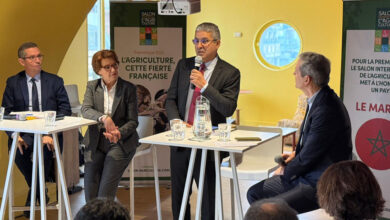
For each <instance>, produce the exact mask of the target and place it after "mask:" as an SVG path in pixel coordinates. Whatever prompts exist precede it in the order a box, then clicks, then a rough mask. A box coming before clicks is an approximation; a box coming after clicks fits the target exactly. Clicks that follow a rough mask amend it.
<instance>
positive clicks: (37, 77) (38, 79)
mask: <svg viewBox="0 0 390 220" xmlns="http://www.w3.org/2000/svg"><path fill="white" fill-rule="evenodd" d="M25 74H26V78H27V82H30V80H31V78H33V77H31V76H30V75H28V74H27V73H25ZM34 79H35V80H36V81H40V80H41V73H40V72H39V73H38V74H37V75H35V76H34Z"/></svg>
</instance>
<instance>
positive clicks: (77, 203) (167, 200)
mask: <svg viewBox="0 0 390 220" xmlns="http://www.w3.org/2000/svg"><path fill="white" fill-rule="evenodd" d="M284 152H291V147H287V148H286V146H285V148H284ZM221 181H222V197H223V209H224V219H225V220H229V219H232V218H231V215H230V207H231V206H230V199H231V197H230V195H231V192H230V188H229V179H226V178H222V180H221ZM254 183H256V181H242V180H241V181H240V182H239V187H240V194H241V201H242V203H243V204H242V206H243V213H246V210H247V209H248V208H249V204H248V202H247V200H246V192H247V190H248V188H249V187H250V186H251V185H253V184H254ZM79 185H80V186H82V187H84V181H83V178H81V179H80V183H79ZM196 192H197V190H196V187H195V186H193V187H192V196H191V198H190V204H191V219H194V218H195V209H196V207H195V204H196V197H197V193H196ZM49 196H50V198H55V197H56V196H55V187H49ZM160 197H161V212H162V218H163V219H172V212H171V189H170V188H167V187H160ZM69 199H70V203H71V209H72V215H73V217H74V216H75V215H76V214H77V212H78V210H79V209H80V208H81V207H82V206H83V205H84V204H85V198H84V190H82V191H80V192H77V193H74V194H71V195H70V196H69ZM116 200H117V201H119V202H120V203H121V204H122V205H123V206H124V207H125V208H127V209H128V210H129V208H130V192H129V189H128V188H126V187H119V189H118V191H117V198H116ZM134 200H135V220H155V219H157V212H156V200H155V191H154V187H136V188H135V193H134ZM50 202H52V200H50ZM15 217H16V219H18V220H24V219H26V218H25V217H24V216H23V215H22V213H16V215H15ZM236 218H237V213H236ZM236 218H234V219H236ZM36 219H40V215H39V211H36ZM47 219H48V220H56V219H57V211H55V210H48V211H47Z"/></svg>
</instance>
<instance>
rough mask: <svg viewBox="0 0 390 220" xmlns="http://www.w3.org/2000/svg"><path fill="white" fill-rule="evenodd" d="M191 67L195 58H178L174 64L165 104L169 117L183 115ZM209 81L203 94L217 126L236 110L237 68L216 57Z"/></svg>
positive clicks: (182, 116) (238, 78)
mask: <svg viewBox="0 0 390 220" xmlns="http://www.w3.org/2000/svg"><path fill="white" fill-rule="evenodd" d="M194 66H195V59H194V57H191V58H186V59H181V60H180V61H179V63H178V64H177V66H176V69H175V73H174V74H173V78H172V81H171V85H170V88H169V90H168V94H167V100H166V104H165V107H166V109H167V114H168V119H169V120H171V119H174V118H180V119H182V120H184V118H185V114H186V112H185V111H186V103H187V96H188V90H189V88H190V74H191V70H192V69H194ZM208 83H209V85H208V86H207V88H206V90H205V91H203V93H202V95H203V96H205V97H206V98H207V99H208V100H209V101H210V113H211V121H212V124H213V125H214V126H216V125H218V123H223V122H226V117H229V116H231V115H233V113H234V111H235V110H236V107H237V99H238V93H239V91H240V71H239V70H238V69H237V68H235V67H234V66H232V65H230V64H229V63H227V62H225V61H223V60H222V59H220V58H218V62H217V64H216V65H215V68H214V71H213V73H212V75H211V78H210V80H209V82H208Z"/></svg>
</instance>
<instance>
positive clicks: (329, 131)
mask: <svg viewBox="0 0 390 220" xmlns="http://www.w3.org/2000/svg"><path fill="white" fill-rule="evenodd" d="M303 125H304V122H303V123H302V127H303ZM301 129H302V128H301ZM302 136H303V137H302ZM301 138H303V139H302V144H300V139H301ZM351 156H352V139H351V122H350V119H349V115H348V112H347V109H346V108H345V106H344V104H343V102H342V101H341V100H340V98H339V97H338V96H337V95H336V93H335V92H334V91H333V90H332V89H331V88H329V86H325V87H324V88H322V89H321V90H320V92H319V93H318V95H317V97H316V98H315V100H314V102H313V105H312V107H311V109H310V111H309V114H308V115H307V117H306V126H305V129H304V130H303V134H302V133H301V137H300V138H299V141H298V145H297V148H296V155H295V158H294V159H293V160H292V161H291V162H290V163H289V164H288V165H287V166H286V168H285V170H284V175H283V178H286V179H287V180H294V179H298V180H299V182H303V183H306V184H310V185H312V186H313V187H315V185H316V184H317V181H318V179H319V178H320V176H321V174H322V173H323V172H324V171H325V169H326V168H328V167H329V166H330V165H331V164H333V163H336V162H338V161H341V160H348V159H351Z"/></svg>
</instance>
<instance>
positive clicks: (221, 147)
mask: <svg viewBox="0 0 390 220" xmlns="http://www.w3.org/2000/svg"><path fill="white" fill-rule="evenodd" d="M167 134H170V131H167V132H163V133H159V134H156V135H152V136H149V137H145V138H142V139H140V140H139V141H140V142H141V143H147V144H155V145H166V146H175V147H185V148H191V156H190V162H189V166H188V172H187V177H186V183H185V188H184V194H183V199H182V203H181V208H180V216H179V219H180V220H182V219H184V214H185V209H186V204H187V200H188V196H189V189H190V187H191V177H192V172H193V169H194V163H195V156H196V151H197V149H200V150H202V158H201V165H200V177H199V187H198V198H197V204H196V216H195V219H197V220H198V219H200V216H201V204H202V195H203V185H204V175H205V166H206V156H207V150H212V151H214V157H215V174H216V210H217V213H216V219H218V218H219V219H221V220H223V219H224V218H223V210H222V209H223V205H222V191H221V172H220V162H219V161H220V154H219V153H220V151H226V152H229V154H230V163H231V167H232V171H233V184H234V194H235V198H236V202H237V208H238V215H239V219H240V220H242V219H243V212H242V205H241V200H240V198H241V197H240V191H239V186H238V178H237V170H236V161H235V154H242V153H243V152H244V151H247V150H249V149H251V148H252V147H257V146H258V147H261V144H262V143H264V142H266V141H269V140H271V139H273V138H275V137H277V136H279V135H280V134H279V133H269V132H256V131H247V130H235V131H232V133H231V141H228V142H220V141H218V136H217V135H215V134H213V135H211V137H210V139H209V140H205V141H194V140H190V139H191V138H192V137H193V134H192V129H190V128H187V129H186V138H185V139H184V140H182V141H174V140H171V137H169V136H168V135H167ZM235 137H260V138H261V141H240V142H238V141H235V139H234V138H235Z"/></svg>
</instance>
